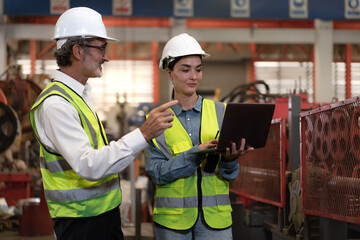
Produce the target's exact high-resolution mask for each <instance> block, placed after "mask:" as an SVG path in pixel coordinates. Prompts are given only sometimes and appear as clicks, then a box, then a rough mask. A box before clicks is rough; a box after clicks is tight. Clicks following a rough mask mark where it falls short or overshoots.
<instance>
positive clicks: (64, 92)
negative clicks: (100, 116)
mask: <svg viewBox="0 0 360 240" xmlns="http://www.w3.org/2000/svg"><path fill="white" fill-rule="evenodd" d="M53 90H56V91H58V92H61V93H62V94H64V95H65V96H66V97H68V98H69V99H71V100H72V101H73V103H74V104H76V102H75V101H74V99H72V97H71V96H70V95H69V94H68V93H67V92H66V91H65V90H64V89H62V88H61V87H59V86H58V85H53V86H51V87H50V88H48V89H47V90H46V91H44V92H42V93H41V94H40V95H39V97H38V99H41V98H42V97H44V96H45V95H47V94H49V93H50V92H51V91H53ZM36 101H37V100H36ZM85 104H86V103H85ZM76 106H78V105H76ZM78 109H79V110H80V112H81V114H82V115H83V117H84V119H85V121H86V124H87V125H88V128H89V131H90V135H91V138H92V140H93V143H94V148H95V149H97V148H98V141H97V138H96V132H95V129H94V128H93V127H92V125H91V123H90V121H89V119H87V117H86V115H85V114H84V113H83V112H82V111H81V109H80V107H79V106H78Z"/></svg>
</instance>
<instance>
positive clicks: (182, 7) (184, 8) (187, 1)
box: [174, 0, 194, 17]
mask: <svg viewBox="0 0 360 240" xmlns="http://www.w3.org/2000/svg"><path fill="white" fill-rule="evenodd" d="M174 16H177V17H192V16H194V1H193V0H174Z"/></svg>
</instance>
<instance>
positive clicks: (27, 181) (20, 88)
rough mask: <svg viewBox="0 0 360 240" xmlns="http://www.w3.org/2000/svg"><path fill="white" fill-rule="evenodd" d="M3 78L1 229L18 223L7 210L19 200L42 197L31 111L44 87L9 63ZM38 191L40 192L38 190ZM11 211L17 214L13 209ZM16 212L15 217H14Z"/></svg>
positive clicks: (0, 86)
mask: <svg viewBox="0 0 360 240" xmlns="http://www.w3.org/2000/svg"><path fill="white" fill-rule="evenodd" d="M4 76H5V77H6V79H1V80H0V185H1V187H0V199H2V200H3V201H4V202H6V204H5V205H4V206H5V208H2V209H1V210H3V211H1V213H2V214H0V230H3V229H7V228H11V227H12V226H13V223H15V222H16V223H17V224H15V225H18V218H15V219H13V218H12V217H13V216H12V215H9V214H8V212H7V211H6V210H7V208H8V207H10V208H11V207H18V204H19V201H20V200H22V199H29V198H30V197H32V196H38V197H39V196H40V182H41V181H38V180H39V179H40V170H39V161H38V156H39V155H38V151H39V145H38V144H37V142H36V140H35V138H34V136H33V133H32V129H31V125H30V118H29V111H30V108H31V106H32V104H33V103H34V102H35V100H36V98H37V96H38V95H39V94H40V92H41V89H40V87H38V85H37V84H35V83H34V82H32V81H30V80H27V79H23V78H22V77H21V67H20V66H18V65H13V66H9V67H8V69H7V70H6V72H5V73H3V74H1V77H2V78H3V77H4ZM35 191H37V192H35ZM11 214H15V215H16V213H14V212H12V213H11ZM15 215H14V216H15Z"/></svg>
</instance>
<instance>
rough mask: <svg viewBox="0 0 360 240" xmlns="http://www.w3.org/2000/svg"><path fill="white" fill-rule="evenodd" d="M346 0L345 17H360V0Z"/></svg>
mask: <svg viewBox="0 0 360 240" xmlns="http://www.w3.org/2000/svg"><path fill="white" fill-rule="evenodd" d="M344 1H345V18H360V0H344Z"/></svg>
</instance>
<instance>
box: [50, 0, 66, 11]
mask: <svg viewBox="0 0 360 240" xmlns="http://www.w3.org/2000/svg"><path fill="white" fill-rule="evenodd" d="M69 8H70V0H50V13H51V14H62V13H63V12H65V11H66V10H68V9H69Z"/></svg>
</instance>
